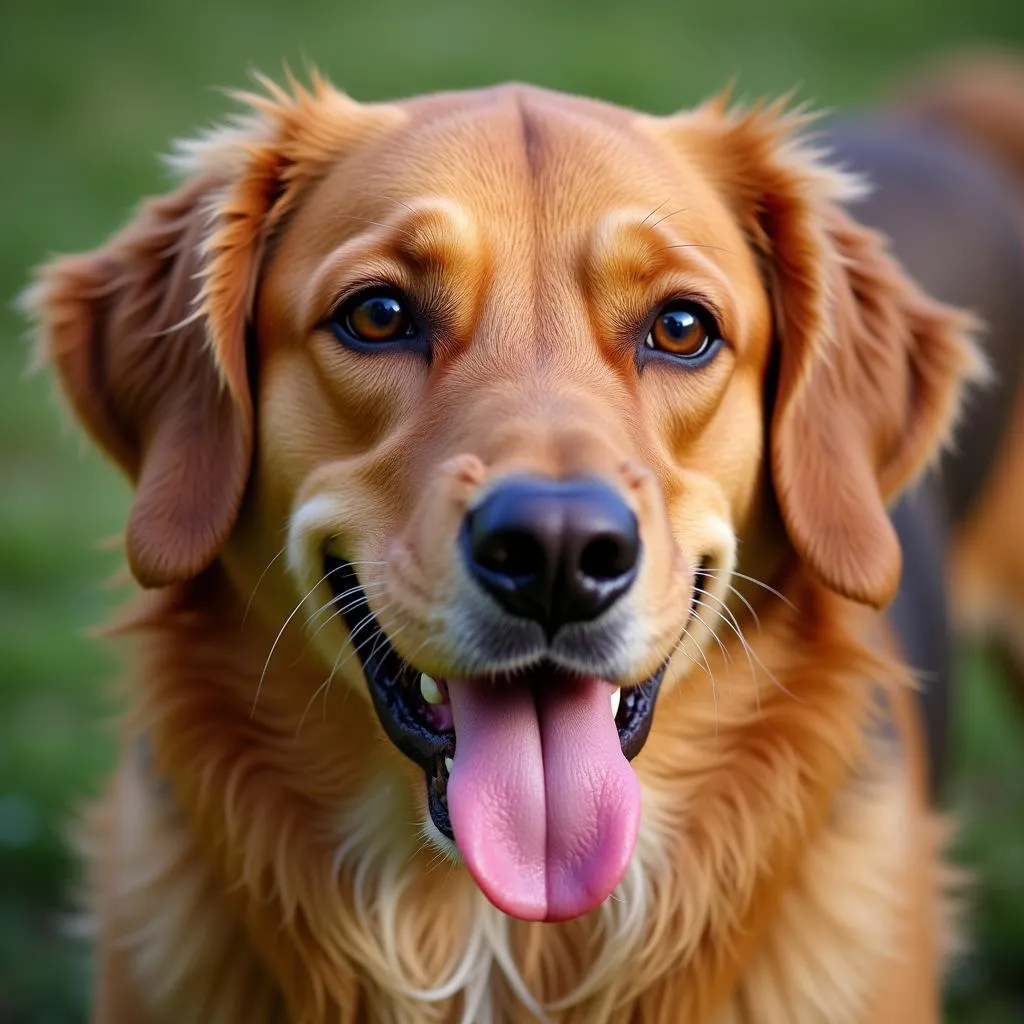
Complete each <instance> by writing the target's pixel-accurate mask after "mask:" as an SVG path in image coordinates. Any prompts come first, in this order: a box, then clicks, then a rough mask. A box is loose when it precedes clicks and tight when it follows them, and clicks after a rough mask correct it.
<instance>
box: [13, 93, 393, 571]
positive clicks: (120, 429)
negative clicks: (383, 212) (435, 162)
mask: <svg viewBox="0 0 1024 1024" xmlns="http://www.w3.org/2000/svg"><path fill="white" fill-rule="evenodd" d="M263 85H264V87H265V88H266V95H254V94H239V96H238V98H239V99H240V100H241V101H242V102H243V103H245V104H246V106H248V107H249V109H250V111H251V116H248V117H245V118H242V119H239V120H238V121H236V122H235V124H234V125H233V126H232V127H229V128H227V129H221V130H217V131H215V132H213V133H211V134H210V135H209V136H208V137H207V138H206V139H203V140H201V141H200V142H198V143H194V144H190V145H188V146H186V147H184V157H183V160H182V163H183V164H184V165H185V167H186V169H187V170H188V172H189V173H190V174H191V177H190V178H189V180H188V181H187V182H186V183H185V184H184V185H183V186H182V187H181V188H179V189H178V190H177V191H176V192H173V193H172V194H170V195H168V196H165V197H163V198H160V199H155V200H150V201H149V202H147V203H145V204H144V205H143V206H142V208H141V209H140V211H139V213H138V215H137V216H136V218H135V220H134V221H132V222H131V223H130V224H128V226H127V227H126V228H124V229H123V230H122V231H121V232H120V233H119V234H117V235H116V236H115V237H114V238H113V239H111V241H110V242H108V243H107V245H105V246H104V247H102V248H101V249H99V250H97V251H96V252H93V253H89V254H86V255H83V256H70V257H63V258H60V259H57V260H54V261H53V262H51V263H49V264H47V265H45V266H44V267H43V268H41V270H40V271H39V275H38V282H37V284H36V286H35V287H34V288H32V289H30V291H29V293H28V294H27V299H26V306H27V307H28V309H29V312H30V314H31V315H33V316H34V317H35V319H36V320H37V321H38V323H39V329H40V344H41V348H42V355H43V358H44V359H45V360H48V361H49V362H51V363H52V364H53V365H54V367H55V368H56V371H57V375H58V378H59V380H60V383H61V385H62V387H63V390H64V392H65V394H66V395H67V397H68V399H69V400H70V402H71V405H72V407H73V409H74V411H75V413H76V414H77V415H78V417H79V419H80V420H81V421H82V423H83V424H84V426H85V427H86V429H87V430H88V432H89V433H90V434H91V435H92V437H93V439H94V440H95V441H96V442H97V443H98V444H99V445H100V446H101V447H102V448H103V449H104V450H105V451H106V452H107V454H108V455H110V456H111V457H112V458H113V459H114V460H115V461H116V462H117V463H118V464H119V465H120V467H121V468H122V469H123V470H124V471H125V472H126V473H127V475H128V477H129V478H130V479H131V481H132V483H133V484H134V485H135V500H134V503H133V505H132V510H131V514H130V517H129V520H128V526H127V531H126V536H125V543H126V549H127V554H128V561H129V564H130V566H131V569H132V572H133V573H134V575H135V577H136V578H137V579H138V580H139V582H140V583H142V584H143V586H148V587H158V586H166V585H168V584H172V583H177V582H181V581H183V580H187V579H189V578H191V577H193V576H195V575H196V574H198V573H200V572H201V571H202V570H203V569H205V568H206V567H207V566H208V565H209V564H210V563H211V562H212V561H213V560H214V559H215V558H216V557H217V554H218V553H219V551H220V549H221V546H222V545H223V544H224V542H225V541H226V539H227V537H228V535H229V534H230V532H231V530H232V528H233V526H234V523H235V519H236V517H237V515H238V511H239V508H240V506H241V503H242V499H243V496H244V493H245V489H246V485H247V482H248V477H249V468H250V462H251V459H252V450H253V431H254V425H253V400H252V396H251V394H250V390H249V374H248V367H247V365H246V332H247V327H248V323H249V319H250V313H251V307H252V303H253V298H254V293H255V287H256V280H257V275H258V269H259V263H260V256H261V252H262V248H263V245H264V243H265V241H266V238H267V237H268V234H269V233H270V232H271V231H272V230H273V228H274V225H275V224H276V223H278V222H279V221H280V218H281V217H282V216H283V215H284V214H285V213H286V212H287V211H288V210H289V209H290V208H291V207H292V206H293V205H294V203H295V200H296V199H297V197H298V195H299V194H300V193H301V191H302V190H303V189H304V188H305V187H306V185H307V184H309V183H310V182H311V181H313V180H315V179H316V178H317V177H318V176H319V175H321V174H322V173H323V172H324V170H325V169H326V168H327V167H328V166H329V165H330V163H331V162H332V161H334V160H336V159H337V158H338V157H339V156H341V155H342V154H344V153H345V152H346V151H347V150H348V149H349V148H351V146H352V145H353V143H355V142H357V141H361V140H362V139H364V138H366V137H368V136H372V135H373V134H375V133H376V132H378V131H380V130H382V129H383V128H386V127H388V126H389V125H391V124H393V123H394V122H395V120H396V117H397V116H398V112H397V111H396V110H395V109H394V108H389V107H373V106H362V105H360V104H357V103H355V102H353V101H352V100H350V99H349V98H348V97H346V96H344V95H343V94H341V93H339V92H337V91H336V90H335V89H333V88H332V87H331V86H330V85H328V84H327V83H326V82H324V81H323V80H322V79H320V78H319V77H318V76H317V75H316V74H315V73H314V76H313V87H312V89H310V90H308V91H307V90H305V89H303V88H302V87H300V86H299V85H297V84H296V83H295V82H294V80H290V86H291V88H290V90H289V91H285V90H284V89H281V88H279V87H277V86H275V85H273V84H272V83H269V82H267V81H265V80H264V81H263Z"/></svg>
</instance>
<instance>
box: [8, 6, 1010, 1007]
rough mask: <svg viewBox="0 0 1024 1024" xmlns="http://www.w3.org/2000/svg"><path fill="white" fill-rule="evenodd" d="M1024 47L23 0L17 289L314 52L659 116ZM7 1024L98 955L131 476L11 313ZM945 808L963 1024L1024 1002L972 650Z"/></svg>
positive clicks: (388, 83)
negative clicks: (103, 806)
mask: <svg viewBox="0 0 1024 1024" xmlns="http://www.w3.org/2000/svg"><path fill="white" fill-rule="evenodd" d="M973 43H997V44H1002V45H1005V46H1010V47H1015V48H1017V49H1019V50H1022V51H1024V5H1022V4H1021V2H1020V0H972V2H971V3H963V2H962V0H932V2H928V3H925V2H924V0H921V2H919V3H911V2H906V0H904V2H897V0H857V2H852V0H850V2H832V3H829V2H827V0H824V2H823V0H785V2H783V3H776V4H768V3H764V2H759V0H748V2H742V3H741V2H736V0H727V2H723V0H706V2H704V3H702V4H694V3H686V2H685V0H671V2H669V0H647V2H644V0H640V2H631V3H609V2H607V0H560V2H557V3H556V2H553V0H547V2H540V0H525V2H523V3H520V4H518V5H514V4H507V5H497V4H495V5H487V4H485V3H483V2H482V0H434V2H431V3H412V2H408V0H403V2H399V0H379V2H375V3H372V4H365V3H364V4H359V5H356V4H348V5H346V4H345V3H344V2H342V3H338V2H334V3H299V2H295V3H291V4H280V3H268V2H265V0H257V2H243V0H227V2H222V3H203V2H200V0H177V2H175V3H162V4H160V3H142V2H139V0H100V2H94V3H88V4H85V3H82V2H80V0H75V2H72V0H63V2H61V0H32V2H31V3H23V4H21V5H19V6H18V7H17V8H15V7H14V6H13V5H11V4H8V5H6V7H5V9H4V12H3V16H2V22H0V94H2V95H3V96H4V97H5V99H4V103H3V106H2V107H0V154H2V157H3V159H2V160H0V297H9V296H13V295H14V294H15V293H16V292H17V291H18V290H19V289H20V288H21V287H22V285H23V284H24V283H25V281H26V279H27V274H28V270H29V268H30V267H31V266H32V265H33V264H35V263H37V262H38V261H40V260H41V259H43V258H45V257H46V256H47V255H49V254H51V253H53V252H60V251H73V250H76V249H82V248H87V247H90V246H93V245H95V244H97V243H98V242H100V241H101V240H102V239H103V238H104V237H105V236H106V235H107V234H108V233H109V232H110V231H111V230H112V229H113V228H114V227H115V226H116V225H117V224H118V223H119V222H120V221H121V219H122V218H123V217H124V216H125V215H126V213H127V211H128V210H129V209H130V208H131V207H132V206H133V205H134V203H135V202H136V200H137V199H138V198H139V197H140V196H141V195H142V194H144V193H151V192H156V191H160V190H162V189H163V188H164V187H165V186H166V184H167V178H166V176H165V174H164V172H163V171H162V170H161V167H160V165H159V163H158V161H157V159H156V155H157V154H158V153H160V152H164V151H166V149H167V146H168V142H169V140H170V139H171V138H173V137H175V136H180V135H183V134H187V133H189V132H191V131H193V130H194V129H196V128H197V127H199V126H201V125H203V124H204V123H206V122H208V121H209V120H211V119H212V118H214V117H216V116H218V115H220V114H222V113H223V112H224V111H225V110H226V109H227V101H226V100H225V99H224V97H223V96H222V95H221V94H220V93H219V92H218V91H217V90H216V89H214V88H211V87H213V86H234V85H241V84H245V76H246V73H247V71H248V70H250V69H253V68H260V69H264V70H268V71H270V72H271V73H277V72H278V71H279V70H280V68H281V67H282V62H283V61H284V60H286V59H287V60H288V61H290V62H291V63H292V65H293V66H296V67H299V68H301V67H302V66H303V64H304V63H305V62H306V61H307V60H312V61H315V62H316V63H317V64H318V65H319V66H321V67H322V68H323V69H324V70H325V71H326V72H327V73H328V74H330V76H331V77H332V78H333V79H334V80H335V81H336V82H337V83H338V84H339V85H341V86H342V87H344V88H346V89H347V90H349V91H350V92H352V93H353V94H354V95H355V96H357V97H358V98H362V99H377V98H386V97H389V96H397V95H402V94H406V93H409V92H420V91H425V90H429V89H437V88H449V87H460V86H469V85H477V84H483V83H488V82H494V81H498V80H503V79H510V78H511V79H520V80H527V81H532V82H536V83H539V84H543V85H548V86H553V87H557V88H561V89H566V90H571V91H578V92H583V93H589V94H593V95H597V96H602V97H605V98H607V99H611V100H614V101H617V102H622V103H627V104H632V105H636V106H640V107H644V108H647V109H650V110H653V111H659V112H665V111H669V110H671V109H672V108H674V107H677V106H683V105H686V104H689V103H692V102H693V101H694V100H695V99H698V98H700V97H702V96H704V95H706V94H708V93H709V92H711V91H713V90H715V89H717V88H718V87H720V86H721V85H722V84H724V83H725V81H726V80H727V79H729V78H730V77H731V76H733V75H735V74H739V75H740V83H741V89H742V91H744V92H745V93H748V94H756V93H761V92H781V91H783V90H786V89H789V88H790V87H792V86H793V85H797V84H799V85H801V91H802V95H803V96H805V97H807V98H811V99H814V100H816V101H819V102H821V103H824V104H827V105H838V106H843V105H849V104H853V103H862V102H865V101H870V100H872V99H873V98H875V97H877V96H879V95H881V94H882V92H883V89H884V85H885V82H886V81H887V80H888V79H889V78H891V77H892V76H893V75H897V74H899V73H901V72H903V71H905V70H906V69H907V68H909V67H910V66H912V65H913V64H914V63H915V62H917V61H918V60H921V59H923V58H926V57H928V56H931V55H934V54H937V53H940V52H943V51H945V50H951V49H954V48H957V47H962V46H965V45H970V44H973ZM0 336H2V340H3V343H2V344H0V652H2V653H0V1024H14V1022H19V1024H20V1022H32V1024H58V1022H65V1021H80V1020H82V1019H83V1012H84V1011H83V1006H84V999H85V993H86V990H87V969H86V960H85V958H84V956H83V953H82V951H81V948H80V947H78V946H76V945H75V944H73V943H72V942H70V941H69V940H68V939H66V938H65V937H64V935H65V932H66V930H67V926H68V911H69V907H70V901H69V896H70V893H71V890H72V887H73V885H74V882H75V862H74V859H73V857H72V856H71V855H70V854H69V853H68V850H67V847H66V844H65V843H64V841H63V838H62V837H63V834H64V830H65V825H66V823H67V822H68V821H69V819H70V816H71V814H72V813H73V811H74V808H75V807H76V806H77V805H79V804H80V802H81V801H82V799H83V798H85V797H87V796H88V795H89V794H90V793H93V792H95V790H96V787H97V785H98V780H99V779H100V777H101V776H102V774H103V772H104V770H105V769H106V768H107V767H108V766H109V765H110V764H111V763H112V759H113V750H112V740H111V736H112V733H111V732H110V730H108V728H107V725H106V723H107V720H108V718H109V717H110V715H111V714H112V713H113V712H114V711H115V710H116V703H115V702H113V701H112V700H109V699H108V697H107V694H108V693H109V692H110V686H109V683H110V680H111V679H113V678H114V677H115V676H116V672H117V666H116V662H115V661H114V659H113V657H112V655H111V654H110V653H109V652H108V651H106V650H105V649H104V648H103V647H102V646H101V645H99V644H97V643H95V642H93V641H89V640H87V639H86V638H85V635H84V634H85V631H86V629H87V628H88V627H90V626H92V625H95V624H97V623H99V622H101V621H103V619H104V618H105V616H106V614H107V612H108V610H109V608H110V606H111V604H112V603H113V601H114V600H115V599H116V598H117V597H118V594H117V592H115V591H112V590H111V589H109V588H107V587H106V586H105V585H104V581H105V579H107V578H108V577H109V576H110V575H111V573H112V572H113V571H114V570H115V569H116V568H117V565H118V555H117V554H116V552H113V553H112V552H111V551H109V550H99V549H97V546H96V542H97V541H99V540H101V539H103V538H105V537H108V536H109V535H111V534H113V533H115V532H116V531H117V530H118V529H119V526H120V524H121V522H122V520H123V516H124V512H125V509H126V502H127V491H126V488H125V487H124V485H123V483H122V482H121V481H120V479H119V478H118V477H117V475H116V474H115V473H114V472H113V471H112V470H111V469H110V468H109V467H107V466H106V465H104V464H103V463H102V462H101V461H100V460H99V458H98V457H97V456H96V455H94V454H93V453H92V452H91V451H89V450H87V449H85V448H84V446H83V445H82V444H81V443H79V441H78V440H77V439H76V436H75V435H74V433H73V432H71V431H69V430H67V429H65V428H64V427H63V426H62V423H63V419H62V417H61V415H60V414H59V412H58V407H57V405H56V403H55V402H54V401H53V400H52V394H51V387H50V384H49V382H48V381H47V380H46V379H45V378H41V377H38V376H37V377H31V378H30V377H27V376H26V375H25V373H24V367H25V365H26V363H27V354H28V349H27V346H26V345H25V344H23V341H22V339H23V325H22V324H21V323H20V321H19V320H18V319H17V317H16V316H15V314H14V313H13V311H12V310H9V309H7V308H6V307H4V308H3V310H2V311H0ZM961 675H962V679H963V685H962V687H961V689H960V693H959V696H958V700H959V709H958V715H957V725H956V732H957V735H956V741H957V750H956V754H957V777H956V782H955V785H954V787H953V796H954V803H955V805H956V807H957V808H958V809H959V810H960V811H961V813H962V814H963V816H964V818H965V819H966V821H967V824H968V829H967V831H966V833H965V836H964V838H963V840H962V842H961V844H960V853H961V856H962V857H963V858H964V859H965V860H966V861H968V862H969V863H971V864H973V865H976V866H977V867H978V869H979V875H980V878H981V882H980V883H979V886H978V890H977V906H978V912H977V920H976V924H977V929H976V933H977V938H978V944H979V945H978V951H977V953H976V955H975V956H973V957H972V958H971V959H970V960H969V961H968V962H967V964H966V965H965V967H964V969H963V970H961V971H960V972H959V973H958V974H957V976H956V978H955V979H954V986H953V1003H954V1004H955V1006H956V1007H957V1009H958V1010H959V1011H960V1013H959V1017H960V1019H963V1020H973V1021H984V1022H986V1024H996V1022H1000V1021H1010V1020H1020V1019H1024V985H1022V984H1021V982H1020V980H1019V978H1020V976H1021V973H1022V967H1024V952H1022V951H1024V742H1022V741H1024V733H1022V727H1021V721H1020V715H1019V714H1018V713H1017V709H1016V708H1013V707H1011V706H1009V705H1008V704H1007V703H1006V700H1005V696H1004V693H1003V691H1002V690H1001V688H1000V687H999V685H998V681H997V680H996V679H995V677H994V674H993V672H992V670H991V669H990V668H989V667H988V666H987V664H986V663H985V662H984V660H983V659H982V658H981V657H980V656H979V655H977V654H975V655H971V656H968V657H965V661H964V666H963V671H962V673H961Z"/></svg>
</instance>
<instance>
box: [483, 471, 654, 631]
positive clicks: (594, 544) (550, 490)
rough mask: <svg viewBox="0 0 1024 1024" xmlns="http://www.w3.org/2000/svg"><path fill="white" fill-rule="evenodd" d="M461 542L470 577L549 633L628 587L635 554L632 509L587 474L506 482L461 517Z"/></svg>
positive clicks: (586, 616) (589, 614)
mask: <svg viewBox="0 0 1024 1024" xmlns="http://www.w3.org/2000/svg"><path fill="white" fill-rule="evenodd" d="M463 539H464V554H465V557H466V562H467V565H468V567H469V570H470V572H471V574H472V575H473V577H474V578H475V579H476V580H477V582H478V583H479V584H480V585H481V586H482V587H483V588H484V589H485V590H486V591H487V592H488V593H489V594H491V595H492V596H493V597H494V598H495V599H496V600H497V601H498V602H499V603H500V604H501V605H502V607H504V608H505V609H506V610H507V611H509V612H511V613H512V614H513V615H517V616H519V617H521V618H527V619H532V620H533V621H535V622H537V623H539V624H540V625H541V626H543V627H544V629H545V631H546V632H547V634H548V635H549V636H550V635H552V634H553V633H554V632H555V630H557V629H558V628H559V626H563V625H566V624H567V623H571V622H584V621H587V620H590V619H594V618H596V617H597V616H598V615H600V614H601V612H603V611H605V610H606V609H607V608H609V607H610V606H611V605H612V604H613V603H614V602H615V601H616V600H618V598H620V597H621V596H622V595H623V594H624V593H625V592H626V591H627V590H628V589H629V588H630V586H631V585H632V583H633V580H634V579H635V577H636V572H637V565H638V563H639V559H640V531H639V527H638V524H637V519H636V516H635V515H634V514H633V511H632V509H630V507H629V506H628V505H627V504H626V503H625V502H624V501H623V500H622V498H620V497H619V496H618V495H617V494H616V493H615V491H614V490H612V488H611V487H609V486H608V485H606V484H603V483H601V482H599V481H596V480H588V479H578V480H566V481H555V480H544V479H540V478H537V477H517V478H513V479H510V480H507V481H505V482H504V483H502V484H501V485H500V486H499V487H497V488H496V489H495V490H494V491H492V492H491V494H490V495H488V497H487V498H486V499H485V500H484V501H483V502H482V503H481V504H480V505H479V506H477V508H475V509H474V510H473V511H471V512H470V513H468V514H467V516H466V521H465V524H464V528H463Z"/></svg>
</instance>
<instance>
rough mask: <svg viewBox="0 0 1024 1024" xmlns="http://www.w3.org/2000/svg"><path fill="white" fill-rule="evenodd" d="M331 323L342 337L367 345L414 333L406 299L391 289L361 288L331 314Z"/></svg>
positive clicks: (413, 334) (405, 337) (396, 339)
mask: <svg viewBox="0 0 1024 1024" xmlns="http://www.w3.org/2000/svg"><path fill="white" fill-rule="evenodd" d="M331 326H332V327H333V328H334V331H335V334H338V335H339V336H340V337H341V339H342V340H343V341H349V342H352V341H354V342H356V343H357V344H358V343H363V344H365V345H370V346H373V345H381V344H384V343H386V342H389V341H401V340H406V339H414V338H416V337H417V330H416V325H415V323H414V322H413V319H412V315H411V314H410V311H409V306H408V303H407V302H406V300H405V299H404V298H403V297H402V296H401V295H399V294H397V293H396V292H391V291H379V292H369V293H368V292H361V293H360V294H359V295H356V296H355V297H353V298H352V299H350V300H349V301H348V302H346V303H345V304H344V305H343V306H342V307H341V308H340V309H339V310H338V311H337V312H336V313H335V314H334V315H333V316H332V318H331Z"/></svg>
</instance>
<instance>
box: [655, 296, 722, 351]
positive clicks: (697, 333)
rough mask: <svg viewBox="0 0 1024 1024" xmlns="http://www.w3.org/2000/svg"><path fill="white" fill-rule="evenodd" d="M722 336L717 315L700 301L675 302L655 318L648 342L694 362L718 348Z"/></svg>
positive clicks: (661, 349) (657, 348) (656, 347)
mask: <svg viewBox="0 0 1024 1024" xmlns="http://www.w3.org/2000/svg"><path fill="white" fill-rule="evenodd" d="M720 342H721V338H720V337H719V330H718V325H717V324H716V323H715V318H714V317H713V316H712V315H711V314H710V313H709V312H708V311H707V310H706V309H705V308H704V307H703V306H701V305H698V304H697V303H696V302H672V303H670V304H669V305H667V306H666V307H665V308H664V309H663V310H662V311H661V312H660V313H659V314H658V316H657V317H656V318H655V321H654V323H653V324H652V325H651V331H650V333H649V334H648V335H647V338H646V339H645V340H644V345H646V347H647V348H649V349H654V350H655V351H658V352H665V353H667V354H668V355H672V356H677V357H679V358H680V359H685V360H687V361H690V362H693V361H695V360H699V359H701V358H703V357H705V356H708V355H710V354H711V353H712V351H713V350H715V349H717V347H718V345H719V343H720Z"/></svg>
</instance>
